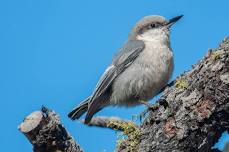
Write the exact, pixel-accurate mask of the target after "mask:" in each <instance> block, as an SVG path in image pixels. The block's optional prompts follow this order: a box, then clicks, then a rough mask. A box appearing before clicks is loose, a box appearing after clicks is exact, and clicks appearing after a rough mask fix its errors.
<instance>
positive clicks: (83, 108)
mask: <svg viewBox="0 0 229 152" xmlns="http://www.w3.org/2000/svg"><path fill="white" fill-rule="evenodd" d="M89 100H90V97H88V98H87V99H85V100H84V101H83V102H81V103H80V105H78V106H77V107H75V108H74V109H73V110H72V111H71V112H69V113H68V117H69V118H70V119H72V120H76V119H79V118H80V117H81V116H82V115H83V114H84V113H85V112H87V110H88V104H89Z"/></svg>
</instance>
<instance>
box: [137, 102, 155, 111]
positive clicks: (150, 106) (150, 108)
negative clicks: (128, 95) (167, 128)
mask: <svg viewBox="0 0 229 152" xmlns="http://www.w3.org/2000/svg"><path fill="white" fill-rule="evenodd" d="M140 103H141V104H144V105H146V106H147V107H148V111H155V110H157V109H158V108H159V106H158V105H157V104H150V103H148V102H146V101H140Z"/></svg>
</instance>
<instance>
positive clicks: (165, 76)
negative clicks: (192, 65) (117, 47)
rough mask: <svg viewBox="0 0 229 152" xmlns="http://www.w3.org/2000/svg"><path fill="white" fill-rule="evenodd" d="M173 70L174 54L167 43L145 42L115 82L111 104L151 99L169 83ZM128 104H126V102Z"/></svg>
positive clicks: (131, 103) (133, 103)
mask: <svg viewBox="0 0 229 152" xmlns="http://www.w3.org/2000/svg"><path fill="white" fill-rule="evenodd" d="M172 71H173V54H172V51H171V50H170V48H168V46H167V45H157V46H156V47H155V45H153V44H152V42H150V41H149V42H146V43H145V49H144V50H143V52H142V53H141V54H140V55H139V57H138V58H137V59H136V60H135V61H134V62H133V63H132V65H130V66H129V67H128V68H127V69H126V70H125V71H124V72H123V73H122V74H121V75H120V76H119V77H118V78H117V79H116V80H115V82H114V84H113V87H112V95H111V100H110V102H111V104H112V105H120V106H121V105H123V104H122V103H124V102H125V103H128V105H129V106H131V105H136V104H138V101H139V100H149V99H150V98H152V97H153V96H155V95H156V94H157V93H158V91H160V89H161V88H162V87H163V86H165V85H166V84H167V82H168V81H169V78H170V76H171V74H172ZM125 105H126V104H125Z"/></svg>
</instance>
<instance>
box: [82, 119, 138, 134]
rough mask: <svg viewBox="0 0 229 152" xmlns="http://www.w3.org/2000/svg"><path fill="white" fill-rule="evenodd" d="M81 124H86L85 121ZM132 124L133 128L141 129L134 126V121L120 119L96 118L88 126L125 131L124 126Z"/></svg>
mask: <svg viewBox="0 0 229 152" xmlns="http://www.w3.org/2000/svg"><path fill="white" fill-rule="evenodd" d="M81 122H82V123H84V121H81ZM130 123H131V125H133V127H135V128H139V126H138V125H136V124H134V123H133V122H132V121H128V120H122V119H120V118H118V117H94V118H92V120H91V122H90V123H89V124H87V125H88V126H96V127H101V128H110V129H112V130H119V131H123V130H124V129H125V128H123V126H126V125H129V124H130Z"/></svg>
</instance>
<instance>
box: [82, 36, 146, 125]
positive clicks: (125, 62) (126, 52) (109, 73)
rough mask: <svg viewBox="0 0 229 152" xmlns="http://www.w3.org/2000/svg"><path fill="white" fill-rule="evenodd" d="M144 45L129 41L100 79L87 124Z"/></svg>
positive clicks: (89, 109)
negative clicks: (116, 79) (112, 85)
mask: <svg viewBox="0 0 229 152" xmlns="http://www.w3.org/2000/svg"><path fill="white" fill-rule="evenodd" d="M144 47H145V46H144V43H143V42H142V41H138V40H131V41H128V42H127V43H126V44H125V45H124V47H123V48H121V49H120V51H119V52H118V54H117V55H116V56H115V57H114V58H113V62H112V64H111V65H110V66H109V67H108V68H107V69H106V71H105V72H104V74H103V75H102V77H101V78H100V80H99V82H98V84H97V86H96V88H95V90H94V92H93V94H92V96H91V100H90V102H89V103H90V104H89V107H88V112H87V115H86V118H85V123H88V122H89V121H90V120H91V118H92V116H93V114H94V113H95V112H96V111H98V109H100V108H101V106H102V105H104V102H106V101H101V100H100V98H101V99H104V95H105V94H106V93H108V91H109V89H110V86H111V84H112V83H113V82H114V80H115V78H117V77H118V76H119V75H120V74H121V73H122V72H123V71H124V70H125V69H126V68H127V67H128V66H130V65H131V64H132V63H133V61H134V60H135V59H136V58H137V57H138V55H139V54H140V53H141V52H142V50H143V49H144Z"/></svg>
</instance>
